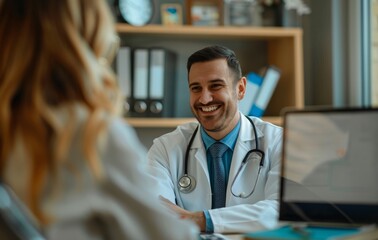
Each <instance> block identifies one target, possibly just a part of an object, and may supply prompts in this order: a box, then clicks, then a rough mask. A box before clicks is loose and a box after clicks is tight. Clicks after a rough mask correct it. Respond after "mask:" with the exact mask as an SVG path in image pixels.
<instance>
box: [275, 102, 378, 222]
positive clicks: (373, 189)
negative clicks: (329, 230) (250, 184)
mask: <svg viewBox="0 0 378 240" xmlns="http://www.w3.org/2000/svg"><path fill="white" fill-rule="evenodd" d="M281 170H282V171H281V174H282V175H281V176H282V177H281V191H280V192H281V194H280V217H279V218H280V220H284V221H299V222H309V223H310V222H311V223H347V224H357V225H358V224H366V223H378V109H316V110H315V109H312V110H308V109H307V110H290V111H287V112H285V114H284V138H283V154H282V169H281Z"/></svg>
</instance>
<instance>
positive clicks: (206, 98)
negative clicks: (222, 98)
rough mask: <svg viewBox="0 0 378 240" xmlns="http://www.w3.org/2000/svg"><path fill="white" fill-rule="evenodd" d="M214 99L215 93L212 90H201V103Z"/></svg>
mask: <svg viewBox="0 0 378 240" xmlns="http://www.w3.org/2000/svg"><path fill="white" fill-rule="evenodd" d="M212 100H213V95H212V93H211V91H208V90H206V89H205V90H203V91H202V92H201V96H200V99H199V101H200V103H202V104H208V103H209V102H211V101H212Z"/></svg>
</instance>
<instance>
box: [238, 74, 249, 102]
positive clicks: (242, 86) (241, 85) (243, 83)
mask: <svg viewBox="0 0 378 240" xmlns="http://www.w3.org/2000/svg"><path fill="white" fill-rule="evenodd" d="M246 88H247V78H246V77H242V78H240V80H239V81H238V85H237V91H238V100H242V99H243V98H244V95H245V91H246Z"/></svg>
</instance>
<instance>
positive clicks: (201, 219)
mask: <svg viewBox="0 0 378 240" xmlns="http://www.w3.org/2000/svg"><path fill="white" fill-rule="evenodd" d="M160 200H161V202H162V203H163V204H164V205H165V206H167V207H168V208H169V209H170V210H172V211H173V212H175V213H177V214H178V215H179V216H180V217H181V218H182V219H190V220H192V221H194V222H195V223H196V224H197V225H198V227H199V228H200V230H201V232H205V230H206V219H205V215H204V213H203V212H202V211H200V212H189V211H187V210H185V209H182V208H181V207H179V206H177V205H175V204H173V203H172V202H170V201H169V200H168V199H166V198H164V197H162V196H160Z"/></svg>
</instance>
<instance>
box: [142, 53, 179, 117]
mask: <svg viewBox="0 0 378 240" xmlns="http://www.w3.org/2000/svg"><path fill="white" fill-rule="evenodd" d="M175 78H176V54H175V53H174V52H172V51H169V50H167V49H162V48H153V49H151V50H150V65H149V101H148V116H149V117H173V116H174V102H175V101H174V98H175V92H176V91H175V82H176V81H175Z"/></svg>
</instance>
